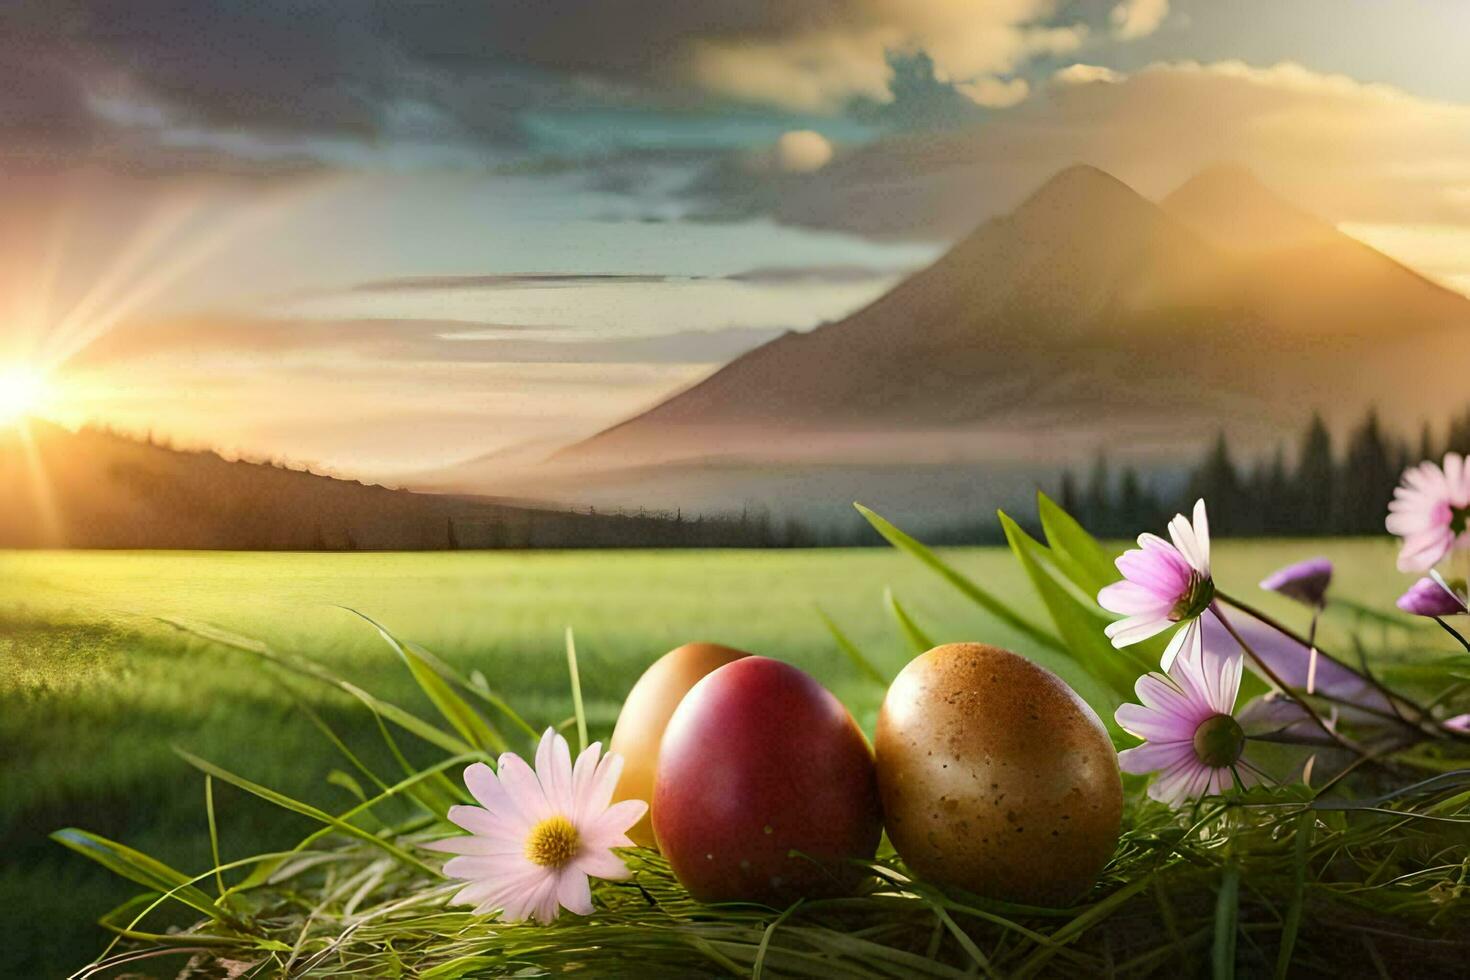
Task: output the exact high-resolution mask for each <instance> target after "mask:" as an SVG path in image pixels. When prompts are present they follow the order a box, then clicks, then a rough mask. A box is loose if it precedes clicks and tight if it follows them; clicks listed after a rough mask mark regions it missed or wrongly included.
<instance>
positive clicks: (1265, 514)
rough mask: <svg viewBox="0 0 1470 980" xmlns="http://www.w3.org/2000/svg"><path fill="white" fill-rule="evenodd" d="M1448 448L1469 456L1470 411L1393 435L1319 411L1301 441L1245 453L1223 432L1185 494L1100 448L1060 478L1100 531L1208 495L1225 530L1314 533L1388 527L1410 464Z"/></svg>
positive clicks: (1134, 523) (1113, 530) (1153, 519)
mask: <svg viewBox="0 0 1470 980" xmlns="http://www.w3.org/2000/svg"><path fill="white" fill-rule="evenodd" d="M1447 452H1458V453H1462V454H1470V409H1467V410H1466V411H1465V412H1464V413H1463V414H1462V415H1460V416H1459V417H1457V418H1454V419H1452V420H1450V422H1449V423H1448V424H1447V425H1446V426H1444V427H1443V429H1442V430H1440V431H1438V432H1436V430H1435V428H1434V427H1433V426H1431V425H1429V424H1428V423H1425V425H1424V426H1423V428H1422V429H1421V430H1420V431H1419V432H1418V433H1416V434H1414V436H1412V437H1409V436H1407V435H1403V434H1397V433H1391V432H1388V431H1386V430H1385V427H1384V425H1383V423H1382V422H1381V420H1380V419H1379V416H1378V412H1377V411H1376V410H1374V409H1369V410H1368V411H1367V413H1366V414H1365V415H1364V416H1363V418H1362V420H1361V421H1360V422H1359V423H1358V424H1357V425H1356V426H1355V427H1353V429H1352V430H1351V431H1350V432H1349V433H1348V434H1347V436H1346V438H1345V439H1340V440H1338V439H1334V438H1333V436H1332V434H1331V433H1330V432H1329V431H1328V429H1327V426H1326V425H1325V424H1324V422H1323V421H1322V418H1321V416H1320V415H1314V416H1313V418H1312V420H1311V421H1310V422H1309V423H1308V424H1307V426H1306V428H1305V429H1304V430H1303V432H1302V433H1301V435H1300V437H1299V438H1298V440H1297V441H1296V443H1295V445H1294V446H1293V447H1291V450H1290V451H1289V450H1288V447H1286V446H1280V447H1278V448H1277V449H1276V451H1275V452H1274V453H1271V454H1270V455H1268V456H1266V457H1264V458H1261V459H1244V458H1241V457H1240V456H1237V455H1236V453H1235V452H1234V451H1233V450H1232V449H1231V446H1230V440H1229V435H1228V434H1227V433H1226V432H1224V431H1222V432H1221V433H1220V434H1219V435H1217V436H1216V438H1215V441H1214V443H1213V444H1212V445H1211V446H1210V447H1209V448H1208V449H1207V450H1206V452H1205V454H1204V456H1203V457H1202V458H1201V459H1200V460H1199V461H1198V463H1197V464H1196V465H1195V466H1194V468H1193V470H1192V471H1191V473H1190V474H1189V477H1188V480H1187V481H1186V482H1185V484H1184V486H1183V488H1182V491H1175V492H1173V493H1165V492H1161V491H1159V490H1157V489H1156V488H1155V487H1154V486H1153V484H1152V483H1150V481H1149V480H1148V479H1147V478H1146V477H1144V476H1141V475H1140V473H1139V472H1138V470H1136V469H1135V468H1133V467H1131V466H1125V467H1122V468H1121V469H1118V470H1116V471H1115V469H1114V467H1113V466H1112V465H1111V464H1110V463H1109V461H1108V459H1107V457H1106V456H1103V455H1099V456H1098V457H1097V458H1096V459H1095V460H1093V463H1092V467H1091V469H1090V470H1089V471H1088V473H1087V474H1086V477H1085V479H1080V480H1079V478H1078V477H1077V476H1076V475H1075V474H1074V473H1072V472H1071V471H1068V472H1066V473H1064V474H1063V475H1062V479H1061V486H1060V489H1059V495H1060V500H1059V502H1060V503H1061V504H1062V506H1064V507H1066V508H1067V509H1068V510H1069V511H1070V512H1071V513H1074V514H1077V515H1078V516H1079V518H1080V519H1081V520H1082V521H1083V523H1084V524H1085V525H1086V526H1087V527H1088V528H1089V529H1091V530H1092V531H1093V532H1094V533H1096V534H1099V535H1102V536H1104V537H1129V536H1132V535H1133V534H1135V533H1137V529H1138V528H1141V527H1153V526H1157V525H1159V524H1161V523H1163V522H1164V521H1165V520H1166V519H1167V518H1168V517H1169V516H1170V515H1172V514H1174V513H1176V512H1181V511H1185V510H1187V505H1188V504H1189V503H1191V502H1192V501H1194V500H1196V499H1199V498H1201V497H1203V498H1205V499H1207V500H1209V501H1210V509H1211V517H1212V518H1213V525H1214V527H1215V528H1217V529H1218V530H1217V532H1216V533H1218V534H1221V535H1229V536H1237V537H1255V536H1277V535H1283V536H1294V537H1315V536H1325V535H1365V534H1382V533H1384V528H1383V515H1384V514H1385V513H1386V512H1387V510H1388V503H1389V501H1390V500H1391V499H1392V498H1393V489H1394V487H1395V486H1396V485H1397V484H1398V481H1399V477H1400V476H1401V475H1402V473H1403V471H1404V469H1405V468H1406V467H1408V466H1412V465H1414V464H1416V463H1418V462H1420V461H1421V460H1426V459H1432V460H1434V461H1436V462H1438V461H1439V460H1441V459H1443V457H1444V454H1445V453H1447Z"/></svg>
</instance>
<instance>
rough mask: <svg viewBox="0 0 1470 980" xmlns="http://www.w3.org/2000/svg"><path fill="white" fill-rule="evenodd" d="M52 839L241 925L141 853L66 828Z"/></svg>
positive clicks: (181, 875)
mask: <svg viewBox="0 0 1470 980" xmlns="http://www.w3.org/2000/svg"><path fill="white" fill-rule="evenodd" d="M51 839H52V840H54V841H56V843H58V844H60V845H62V846H63V847H66V848H69V849H71V850H73V851H76V852H77V853H78V854H80V855H82V856H83V857H86V858H90V859H91V860H93V861H96V862H97V863H98V864H100V865H102V866H103V867H104V868H106V869H107V870H108V871H111V872H112V873H113V874H115V875H118V876H120V877H123V878H126V879H128V880H129V881H132V882H136V883H137V884H139V885H142V886H143V887H144V888H148V889H151V890H153V891H159V892H168V893H170V894H171V895H172V896H173V897H174V898H176V899H178V900H179V901H180V902H183V903H184V904H185V905H187V906H189V907H190V908H191V909H194V910H195V911H196V912H201V913H203V914H204V915H207V916H208V917H209V918H211V919H214V920H215V921H216V922H225V923H229V924H231V925H235V926H238V923H237V922H236V921H235V920H234V919H233V918H232V917H231V916H230V915H229V913H227V912H225V911H224V910H223V909H221V908H219V907H218V906H217V905H215V904H214V902H213V901H212V900H211V899H210V897H209V895H208V894H207V893H205V892H204V891H203V890H202V889H200V888H197V887H195V886H194V885H192V884H190V878H189V876H188V875H186V874H184V873H183V872H182V871H178V870H175V869H174V868H171V867H169V866H168V865H166V864H164V863H163V862H162V861H159V860H157V859H156V858H151V857H149V856H148V855H146V854H144V853H143V852H142V851H135V850H133V849H132V848H131V847H128V846H127V845H126V844H119V843H117V842H116V841H111V840H108V839H107V838H106V837H99V836H98V835H96V834H93V833H89V832H87V831H85V830H79V829H77V828H75V827H67V828H65V829H62V830H58V831H56V832H54V833H53V834H51Z"/></svg>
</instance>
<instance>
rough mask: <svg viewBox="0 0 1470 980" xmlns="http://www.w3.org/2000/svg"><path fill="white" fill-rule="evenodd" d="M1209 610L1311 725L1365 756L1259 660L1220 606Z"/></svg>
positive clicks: (1258, 656) (1360, 749)
mask: <svg viewBox="0 0 1470 980" xmlns="http://www.w3.org/2000/svg"><path fill="white" fill-rule="evenodd" d="M1211 609H1212V610H1213V612H1214V613H1215V616H1216V617H1217V618H1218V619H1219V620H1220V625H1222V626H1224V627H1225V631H1226V632H1227V633H1229V634H1230V635H1231V636H1232V637H1234V639H1235V642H1236V643H1238V644H1240V649H1241V650H1243V651H1245V654H1246V656H1248V657H1250V658H1251V660H1252V661H1254V662H1255V665H1256V667H1257V668H1258V669H1259V670H1260V671H1261V673H1263V674H1265V675H1266V678H1267V679H1268V680H1270V682H1271V683H1272V684H1274V685H1275V686H1276V689H1277V690H1279V691H1280V692H1281V693H1282V694H1285V695H1286V696H1287V697H1289V698H1291V700H1292V701H1294V702H1296V705H1297V707H1299V708H1301V709H1302V710H1303V711H1305V712H1306V713H1307V717H1309V718H1311V719H1312V722H1313V724H1315V725H1316V726H1317V727H1318V728H1320V729H1322V731H1323V733H1324V734H1326V736H1327V737H1328V738H1330V739H1332V740H1333V741H1334V742H1336V743H1337V744H1338V745H1340V746H1342V747H1343V748H1345V749H1347V750H1348V751H1350V752H1354V753H1357V754H1358V755H1366V754H1367V753H1366V752H1364V750H1363V749H1362V748H1361V747H1360V746H1358V745H1356V744H1354V743H1353V742H1352V741H1350V740H1349V739H1347V738H1346V737H1345V736H1343V734H1342V733H1341V732H1339V731H1337V730H1336V729H1334V728H1333V727H1332V726H1331V725H1329V724H1327V722H1326V721H1324V720H1323V718H1322V716H1321V715H1319V714H1318V713H1317V709H1316V708H1314V707H1312V705H1311V704H1310V703H1309V702H1308V701H1307V699H1306V698H1304V697H1302V696H1300V695H1299V694H1297V693H1296V692H1295V691H1293V690H1292V689H1291V688H1290V687H1288V686H1287V684H1286V682H1285V681H1283V680H1282V679H1281V678H1280V677H1279V676H1277V674H1276V671H1274V670H1272V669H1271V667H1270V665H1269V664H1267V663H1266V661H1265V660H1263V659H1262V658H1261V655H1260V654H1258V653H1256V651H1255V650H1254V649H1253V648H1252V647H1251V645H1250V644H1249V643H1247V642H1245V637H1243V636H1241V635H1240V634H1239V633H1238V632H1236V630H1235V626H1234V625H1233V624H1232V623H1231V622H1230V620H1229V619H1227V618H1226V616H1225V610H1223V609H1221V608H1220V604H1219V603H1218V602H1217V603H1214V604H1213V605H1212V606H1211Z"/></svg>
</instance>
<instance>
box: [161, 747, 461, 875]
mask: <svg viewBox="0 0 1470 980" xmlns="http://www.w3.org/2000/svg"><path fill="white" fill-rule="evenodd" d="M174 751H175V752H177V753H178V754H179V756H180V757H181V758H183V760H184V761H185V762H187V763H189V765H191V766H193V767H194V768H195V769H198V770H199V771H200V772H204V773H208V774H209V775H211V776H213V777H215V778H216V779H219V780H222V781H224V782H227V783H229V784H230V785H231V786H235V787H237V788H239V789H243V790H244V791H245V792H247V793H249V794H251V795H252V796H258V797H260V798H261V799H262V800H265V801H267V802H269V803H274V804H275V805H276V806H278V807H281V808H282V809H285V810H290V811H291V812H293V813H299V814H301V815H302V816H305V817H310V818H311V819H313V820H316V821H319V822H320V823H324V824H326V825H327V826H329V827H332V828H334V829H336V830H339V831H341V832H342V833H344V834H348V835H349V836H352V837H356V838H358V839H359V840H363V841H366V842H368V843H369V844H372V845H373V846H374V847H377V848H380V849H381V850H383V851H385V852H387V853H388V854H391V855H392V856H393V857H395V858H397V859H398V860H399V861H402V862H403V863H404V864H407V865H411V866H412V867H414V868H416V869H418V870H419V871H422V872H424V873H425V874H428V875H430V876H431V877H433V878H435V879H437V878H439V877H440V875H439V872H437V871H435V870H434V869H433V868H431V867H429V866H428V865H427V864H425V863H424V862H422V861H420V860H419V859H418V858H416V857H414V856H413V855H412V854H410V853H408V852H407V851H405V850H404V849H403V848H401V847H399V846H398V845H396V844H394V843H393V842H392V841H387V840H384V839H383V838H381V837H379V836H377V835H376V834H372V833H369V832H368V831H366V830H363V829H362V828H361V827H358V826H356V825H355V824H351V823H348V822H347V821H346V820H343V819H341V818H339V817H334V816H332V815H331V814H330V813H327V812H326V811H325V810H319V809H317V808H316V807H314V806H312V805H311V804H310V803H303V802H301V801H300V800H293V799H292V798H291V797H289V796H287V795H286V794H284V793H278V792H276V791H275V790H273V789H271V788H269V787H267V786H262V785H260V784H259V783H254V782H251V781H250V780H248V779H246V778H245V777H243V776H237V775H235V774H234V773H232V772H230V771H229V770H228V769H222V768H220V767H219V766H217V765H215V764H214V763H212V762H209V761H208V760H205V759H201V758H199V757H198V756H197V755H192V754H190V753H189V752H186V751H185V750H183V749H177V748H176V749H175V750H174Z"/></svg>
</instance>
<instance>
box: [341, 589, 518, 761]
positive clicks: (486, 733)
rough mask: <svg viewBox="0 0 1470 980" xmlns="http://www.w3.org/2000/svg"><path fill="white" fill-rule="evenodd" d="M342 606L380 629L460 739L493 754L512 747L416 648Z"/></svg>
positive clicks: (373, 620) (415, 680)
mask: <svg viewBox="0 0 1470 980" xmlns="http://www.w3.org/2000/svg"><path fill="white" fill-rule="evenodd" d="M342 608H343V609H346V610H347V611H348V612H350V613H352V614H353V615H354V616H359V617H361V618H362V619H363V620H365V621H367V622H368V623H369V624H370V625H371V626H372V627H373V628H374V629H376V630H377V631H378V635H379V636H381V637H382V638H383V641H384V642H385V643H387V644H388V646H390V647H392V648H393V651H394V652H395V653H397V654H398V656H399V659H401V660H402V661H403V663H404V664H405V666H407V667H408V672H409V673H410V674H412V675H413V679H414V682H415V683H416V684H418V686H419V689H420V690H422V691H423V692H424V695H425V696H426V697H427V698H428V699H429V701H430V702H431V703H433V705H434V707H435V708H436V709H438V711H439V714H441V715H443V716H444V720H445V721H447V722H449V724H450V727H452V728H453V729H454V730H455V731H456V732H458V733H459V736H460V738H462V739H464V740H465V741H466V742H468V743H469V744H470V745H473V746H474V747H475V748H477V749H480V750H481V751H484V752H487V753H490V754H492V755H498V754H499V753H501V752H505V751H508V750H509V749H510V744H509V743H508V742H506V740H505V738H504V737H503V736H502V735H501V734H500V733H499V732H498V731H496V730H495V727H494V726H493V725H491V724H490V723H489V722H488V721H486V720H485V719H484V718H483V717H482V716H481V715H480V713H479V712H478V711H476V710H475V709H474V707H473V706H472V705H471V704H470V703H469V702H468V701H466V700H465V699H464V698H462V697H460V695H459V692H458V691H456V690H455V689H454V688H453V687H451V686H450V684H449V682H448V681H446V680H445V679H444V678H443V677H441V676H440V675H439V672H438V671H437V670H435V669H434V668H433V667H432V666H431V665H430V664H429V663H428V662H427V661H426V660H424V658H423V657H421V656H419V654H418V653H417V652H416V651H414V650H411V649H409V648H408V647H407V646H405V645H404V644H403V643H401V642H399V640H398V637H396V636H394V635H393V634H392V632H390V631H389V630H388V628H387V627H386V626H384V625H383V624H381V623H379V622H378V621H377V620H375V619H373V618H372V617H371V616H368V615H366V614H365V613H360V612H358V611H357V610H356V609H348V608H347V607H346V606H343V607H342Z"/></svg>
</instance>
